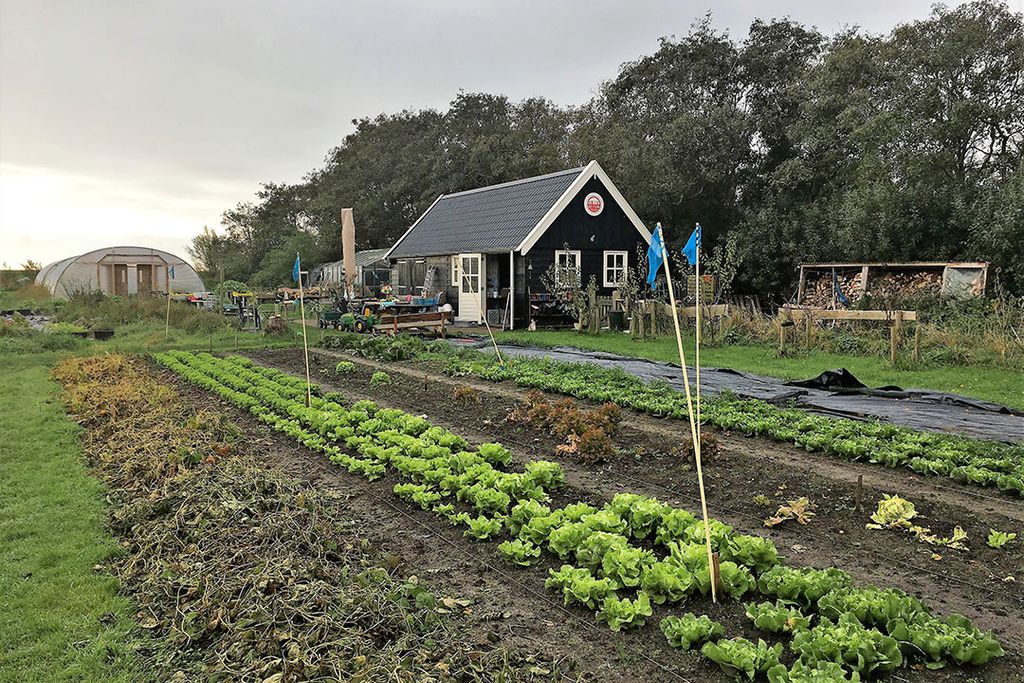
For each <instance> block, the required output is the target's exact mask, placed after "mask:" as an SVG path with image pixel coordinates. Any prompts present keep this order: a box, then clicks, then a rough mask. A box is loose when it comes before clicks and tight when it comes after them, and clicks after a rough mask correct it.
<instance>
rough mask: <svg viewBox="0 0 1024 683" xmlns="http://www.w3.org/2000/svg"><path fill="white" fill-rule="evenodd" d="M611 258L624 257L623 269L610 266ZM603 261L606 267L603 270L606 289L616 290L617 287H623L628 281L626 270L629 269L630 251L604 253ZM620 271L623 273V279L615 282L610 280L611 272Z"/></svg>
mask: <svg viewBox="0 0 1024 683" xmlns="http://www.w3.org/2000/svg"><path fill="white" fill-rule="evenodd" d="M609 256H621V257H622V267H621V268H619V267H617V266H609V265H608V257H609ZM602 261H603V263H604V267H603V268H602V269H601V272H602V278H603V280H604V286H605V287H612V288H616V287H619V286H621V285H622V283H623V281H624V280H625V279H626V270H627V269H628V268H629V252H628V251H606V252H604V255H603V256H602ZM618 270H621V271H622V275H621V278H622V279H620V280H618V281H613V280H610V279H608V273H609V271H618Z"/></svg>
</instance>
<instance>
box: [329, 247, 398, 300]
mask: <svg viewBox="0 0 1024 683" xmlns="http://www.w3.org/2000/svg"><path fill="white" fill-rule="evenodd" d="M387 253H388V250H387V249H364V250H362V251H357V252H356V269H357V272H356V279H355V282H354V284H355V287H356V290H357V291H359V292H361V294H362V295H363V296H378V295H379V294H380V286H381V285H382V284H384V283H386V282H388V281H389V279H390V277H391V269H390V267H389V266H388V261H387V259H386V258H384V257H385V255H386V254H387ZM310 282H312V283H313V284H317V285H320V286H321V287H323V288H339V287H341V286H342V284H343V283H344V282H345V262H344V261H343V260H342V261H331V262H329V263H325V264H323V265H322V266H320V267H319V268H317V269H314V271H313V274H312V277H311V278H310Z"/></svg>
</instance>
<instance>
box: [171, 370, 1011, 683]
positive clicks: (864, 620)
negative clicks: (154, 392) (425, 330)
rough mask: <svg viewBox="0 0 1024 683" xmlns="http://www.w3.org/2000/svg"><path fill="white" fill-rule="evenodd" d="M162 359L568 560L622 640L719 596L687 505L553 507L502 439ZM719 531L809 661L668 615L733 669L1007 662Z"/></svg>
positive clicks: (347, 462) (722, 544)
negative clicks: (669, 609) (788, 659)
mask: <svg viewBox="0 0 1024 683" xmlns="http://www.w3.org/2000/svg"><path fill="white" fill-rule="evenodd" d="M156 359H157V362H159V363H160V364H161V365H163V366H165V367H167V368H169V369H171V370H173V371H174V372H176V373H178V374H179V375H181V376H182V377H184V378H185V379H187V380H188V381H190V382H193V383H195V384H197V385H199V386H202V387H204V388H206V389H208V390H210V391H212V392H214V393H216V394H217V395H219V396H221V397H222V398H224V399H226V400H227V401H229V402H231V403H234V404H235V405H237V406H239V407H242V408H245V409H247V410H249V411H250V412H251V413H253V414H254V415H255V416H256V417H257V418H258V419H259V420H261V421H263V422H265V423H267V424H269V425H271V426H273V427H274V428H275V429H277V430H279V431H282V432H284V433H286V434H288V435H290V436H292V437H294V438H295V439H297V440H298V441H300V442H301V443H303V444H305V445H306V446H308V447H309V448H311V449H313V450H316V451H319V452H322V453H324V454H326V455H327V456H328V457H329V458H330V460H331V461H332V462H335V463H337V464H339V465H341V466H343V467H345V468H346V469H348V470H349V471H350V472H353V473H357V474H360V475H362V476H365V477H367V478H369V479H376V478H379V477H382V476H384V475H385V474H386V473H388V472H389V470H390V471H391V472H392V473H393V474H395V475H397V477H398V478H399V479H400V483H398V484H395V485H394V487H393V489H394V493H395V494H396V495H398V496H399V497H400V498H402V499H403V500H405V501H407V502H408V503H409V504H411V505H415V506H418V507H420V508H422V509H424V510H429V511H433V512H434V513H436V514H439V515H442V516H443V517H444V518H446V519H447V520H448V521H449V522H450V523H451V524H452V525H455V526H459V527H462V528H463V533H464V534H465V535H466V536H467V537H471V538H474V539H478V540H481V541H482V540H491V539H493V540H500V541H501V543H500V544H499V545H498V550H499V552H500V554H501V556H502V557H503V558H504V559H505V560H506V561H508V562H510V563H513V564H516V565H523V566H529V565H531V564H534V563H536V562H538V561H540V560H541V559H542V556H543V554H544V553H549V554H550V555H553V556H555V557H557V558H558V559H559V561H560V564H561V566H560V568H559V569H552V570H551V571H550V574H549V578H548V579H547V581H546V586H547V587H548V588H550V589H553V590H557V591H559V592H560V593H561V594H562V596H563V598H564V601H565V603H566V605H579V606H581V607H585V608H588V609H591V610H594V611H595V612H596V615H597V618H598V620H600V621H602V622H605V623H606V624H607V625H608V626H609V627H610V628H611V629H613V630H616V631H619V630H622V629H629V628H636V627H640V626H643V625H644V624H645V623H646V620H647V618H648V617H651V616H652V615H653V610H654V607H655V606H657V605H665V606H668V605H675V604H679V603H682V602H684V601H687V600H690V599H693V598H694V597H696V596H699V595H707V594H708V593H709V591H710V588H711V583H710V582H711V576H710V572H709V568H708V563H707V555H706V551H705V547H704V544H703V538H704V523H703V521H699V520H697V519H696V518H695V517H694V516H693V515H692V514H691V513H690V512H688V511H687V510H684V509H680V508H676V507H673V506H671V505H668V504H666V503H664V502H662V501H659V500H657V499H655V498H651V497H646V496H641V495H638V494H632V493H620V494H618V495H616V496H615V497H614V498H613V499H612V500H611V501H610V502H608V503H607V504H605V505H603V506H602V507H596V506H593V505H590V504H588V503H582V502H579V503H573V504H568V505H564V506H562V507H556V508H552V507H551V506H550V505H549V503H550V501H551V495H550V493H551V491H553V490H555V489H557V488H559V487H561V486H563V485H564V475H563V472H562V469H561V467H560V466H559V465H558V464H557V463H553V462H548V461H543V460H535V461H530V462H527V463H526V464H525V466H523V467H522V468H521V470H520V471H514V470H515V468H514V467H512V466H511V453H510V452H509V451H508V450H507V449H505V448H504V447H502V446H501V445H499V444H494V443H489V444H481V445H479V446H477V447H475V448H474V447H472V446H471V445H470V444H469V443H468V442H467V441H466V440H465V439H464V438H462V437H461V436H458V435H456V434H453V433H452V432H450V431H448V430H446V429H444V428H441V427H438V426H434V425H431V424H430V423H429V422H428V421H427V420H425V419H424V418H421V417H417V416H413V415H409V414H407V413H405V412H403V411H401V410H395V409H387V408H380V407H378V406H377V405H375V404H374V403H372V402H370V401H365V400H364V401H358V402H355V403H353V404H352V405H350V406H346V405H345V402H344V401H343V400H342V399H341V397H340V396H338V395H335V394H330V393H328V394H325V395H323V396H320V395H314V396H313V397H312V399H311V401H310V405H308V406H307V405H306V401H305V398H306V394H305V384H304V383H303V382H302V380H301V379H300V378H296V377H293V376H290V375H286V374H284V373H280V372H278V371H276V370H273V369H270V368H266V367H262V366H259V365H256V364H253V363H252V362H251V361H249V360H248V359H245V358H240V357H228V358H223V359H221V358H215V357H213V356H210V355H208V354H194V353H189V352H173V351H172V352H168V353H164V354H158V355H157V356H156ZM316 393H317V394H319V393H320V392H319V391H318V392H316ZM709 528H710V532H711V538H712V545H713V548H714V550H715V551H716V552H717V553H718V554H719V557H720V560H721V561H720V579H721V586H722V588H723V591H724V593H725V594H726V595H727V596H729V597H730V598H732V599H735V600H740V599H743V598H746V597H748V596H750V597H759V598H760V599H761V600H763V601H761V602H758V601H756V600H755V601H754V602H750V603H748V604H747V605H746V608H747V615H748V617H749V618H750V619H751V621H752V623H753V625H754V626H755V627H756V628H758V629H760V630H763V631H766V632H770V633H773V634H777V635H778V636H781V637H784V638H788V639H789V640H788V643H789V649H790V651H791V654H792V655H793V657H795V661H793V663H792V665H790V666H787V665H786V664H784V663H782V662H781V661H780V659H782V658H783V652H784V645H783V643H781V642H778V643H776V644H775V645H768V644H767V643H765V642H764V641H763V640H758V641H757V642H752V641H750V640H747V639H744V638H732V639H725V638H723V634H724V629H723V628H722V626H721V625H720V624H717V623H715V622H713V621H711V620H709V619H708V618H707V617H696V616H694V615H692V614H689V613H688V614H683V615H681V616H667V617H665V618H664V619H662V620H661V622H660V626H661V629H662V631H663V633H664V635H665V637H666V639H667V640H668V642H669V643H670V644H672V645H673V646H675V647H679V648H683V649H690V648H691V647H695V646H701V652H702V653H703V654H704V655H705V656H707V657H708V658H710V659H711V660H713V661H715V662H717V663H718V664H719V665H720V666H721V667H722V668H723V669H724V670H725V671H727V672H728V673H730V674H734V675H737V676H741V677H748V678H753V677H755V676H756V675H758V674H763V675H765V676H767V677H768V678H769V680H771V681H772V682H773V683H785V682H787V681H792V682H794V683H795V682H797V681H832V680H834V681H850V680H860V677H862V676H863V677H870V676H875V675H880V674H884V673H886V672H889V671H892V670H894V669H896V668H897V667H900V666H901V665H903V664H904V663H906V662H911V661H918V662H921V663H922V664H924V665H926V666H930V667H939V666H943V665H945V664H946V663H947V662H955V663H958V664H974V665H977V664H983V663H985V662H987V661H988V660H989V659H991V658H992V657H995V656H999V655H1001V654H1002V650H1001V648H1000V646H999V643H998V642H997V641H996V639H995V638H994V637H993V636H992V635H991V634H987V633H982V632H981V631H979V630H978V629H977V628H975V627H974V626H973V625H972V624H971V623H970V622H969V621H968V620H967V619H965V618H963V617H960V616H952V617H949V618H946V619H942V618H939V617H937V616H935V615H933V614H932V613H931V612H930V611H929V610H928V608H927V607H926V606H925V605H923V604H922V603H921V602H920V601H919V600H917V599H916V598H914V597H912V596H909V595H907V594H905V593H903V592H901V591H898V590H894V589H888V590H881V589H878V588H875V587H872V586H866V587H856V586H854V585H853V582H852V581H851V579H850V576H849V575H848V574H846V573H845V572H843V571H840V570H838V569H835V568H828V569H823V570H818V569H812V568H806V567H805V568H793V567H789V566H786V565H784V564H782V563H781V561H780V559H779V555H778V552H777V550H776V548H775V546H774V544H772V542H771V541H770V540H768V539H766V538H763V537H760V536H750V535H744V534H740V533H737V532H735V531H734V530H733V529H732V528H731V527H730V526H728V525H727V524H724V523H722V522H720V521H718V520H711V521H710V524H709Z"/></svg>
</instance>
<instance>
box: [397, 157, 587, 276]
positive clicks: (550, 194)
mask: <svg viewBox="0 0 1024 683" xmlns="http://www.w3.org/2000/svg"><path fill="white" fill-rule="evenodd" d="M582 170H583V169H582V168H574V169H571V170H568V171H561V172H559V173H553V174H551V175H545V176H538V177H536V178H527V179H525V180H517V181H515V182H512V183H505V184H502V185H492V186H490V187H484V188H480V189H477V190H468V191H466V192H459V193H457V194H452V195H446V196H444V197H442V198H441V199H440V200H438V202H437V203H436V204H434V206H433V207H432V208H431V209H429V210H428V211H427V213H426V214H424V215H423V216H422V217H421V218H420V221H419V223H418V224H417V225H416V227H415V228H413V230H412V231H411V232H410V233H409V234H408V235H406V236H405V238H404V239H402V240H401V242H399V244H398V245H397V246H396V247H395V250H394V251H393V252H391V257H392V258H401V257H407V256H439V255H444V254H460V253H478V252H479V253H488V252H497V251H509V250H511V249H514V248H515V247H516V246H518V245H519V243H520V242H522V241H523V239H524V238H525V237H526V236H527V235H528V234H529V233H530V230H532V229H533V227H534V226H535V225H537V223H539V222H540V219H541V218H543V216H544V214H545V213H547V211H548V209H550V208H551V206H552V205H553V204H554V203H555V202H556V201H557V200H558V198H559V197H561V196H562V194H563V193H564V192H565V191H566V189H568V187H569V186H570V185H571V184H572V182H573V181H574V180H575V179H576V178H577V176H579V174H580V172H581V171H582Z"/></svg>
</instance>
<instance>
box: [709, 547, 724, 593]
mask: <svg viewBox="0 0 1024 683" xmlns="http://www.w3.org/2000/svg"><path fill="white" fill-rule="evenodd" d="M711 566H712V568H713V571H712V572H711V586H712V589H713V590H712V593H715V594H717V593H720V592H722V569H721V566H720V563H719V559H718V553H712V554H711Z"/></svg>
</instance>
